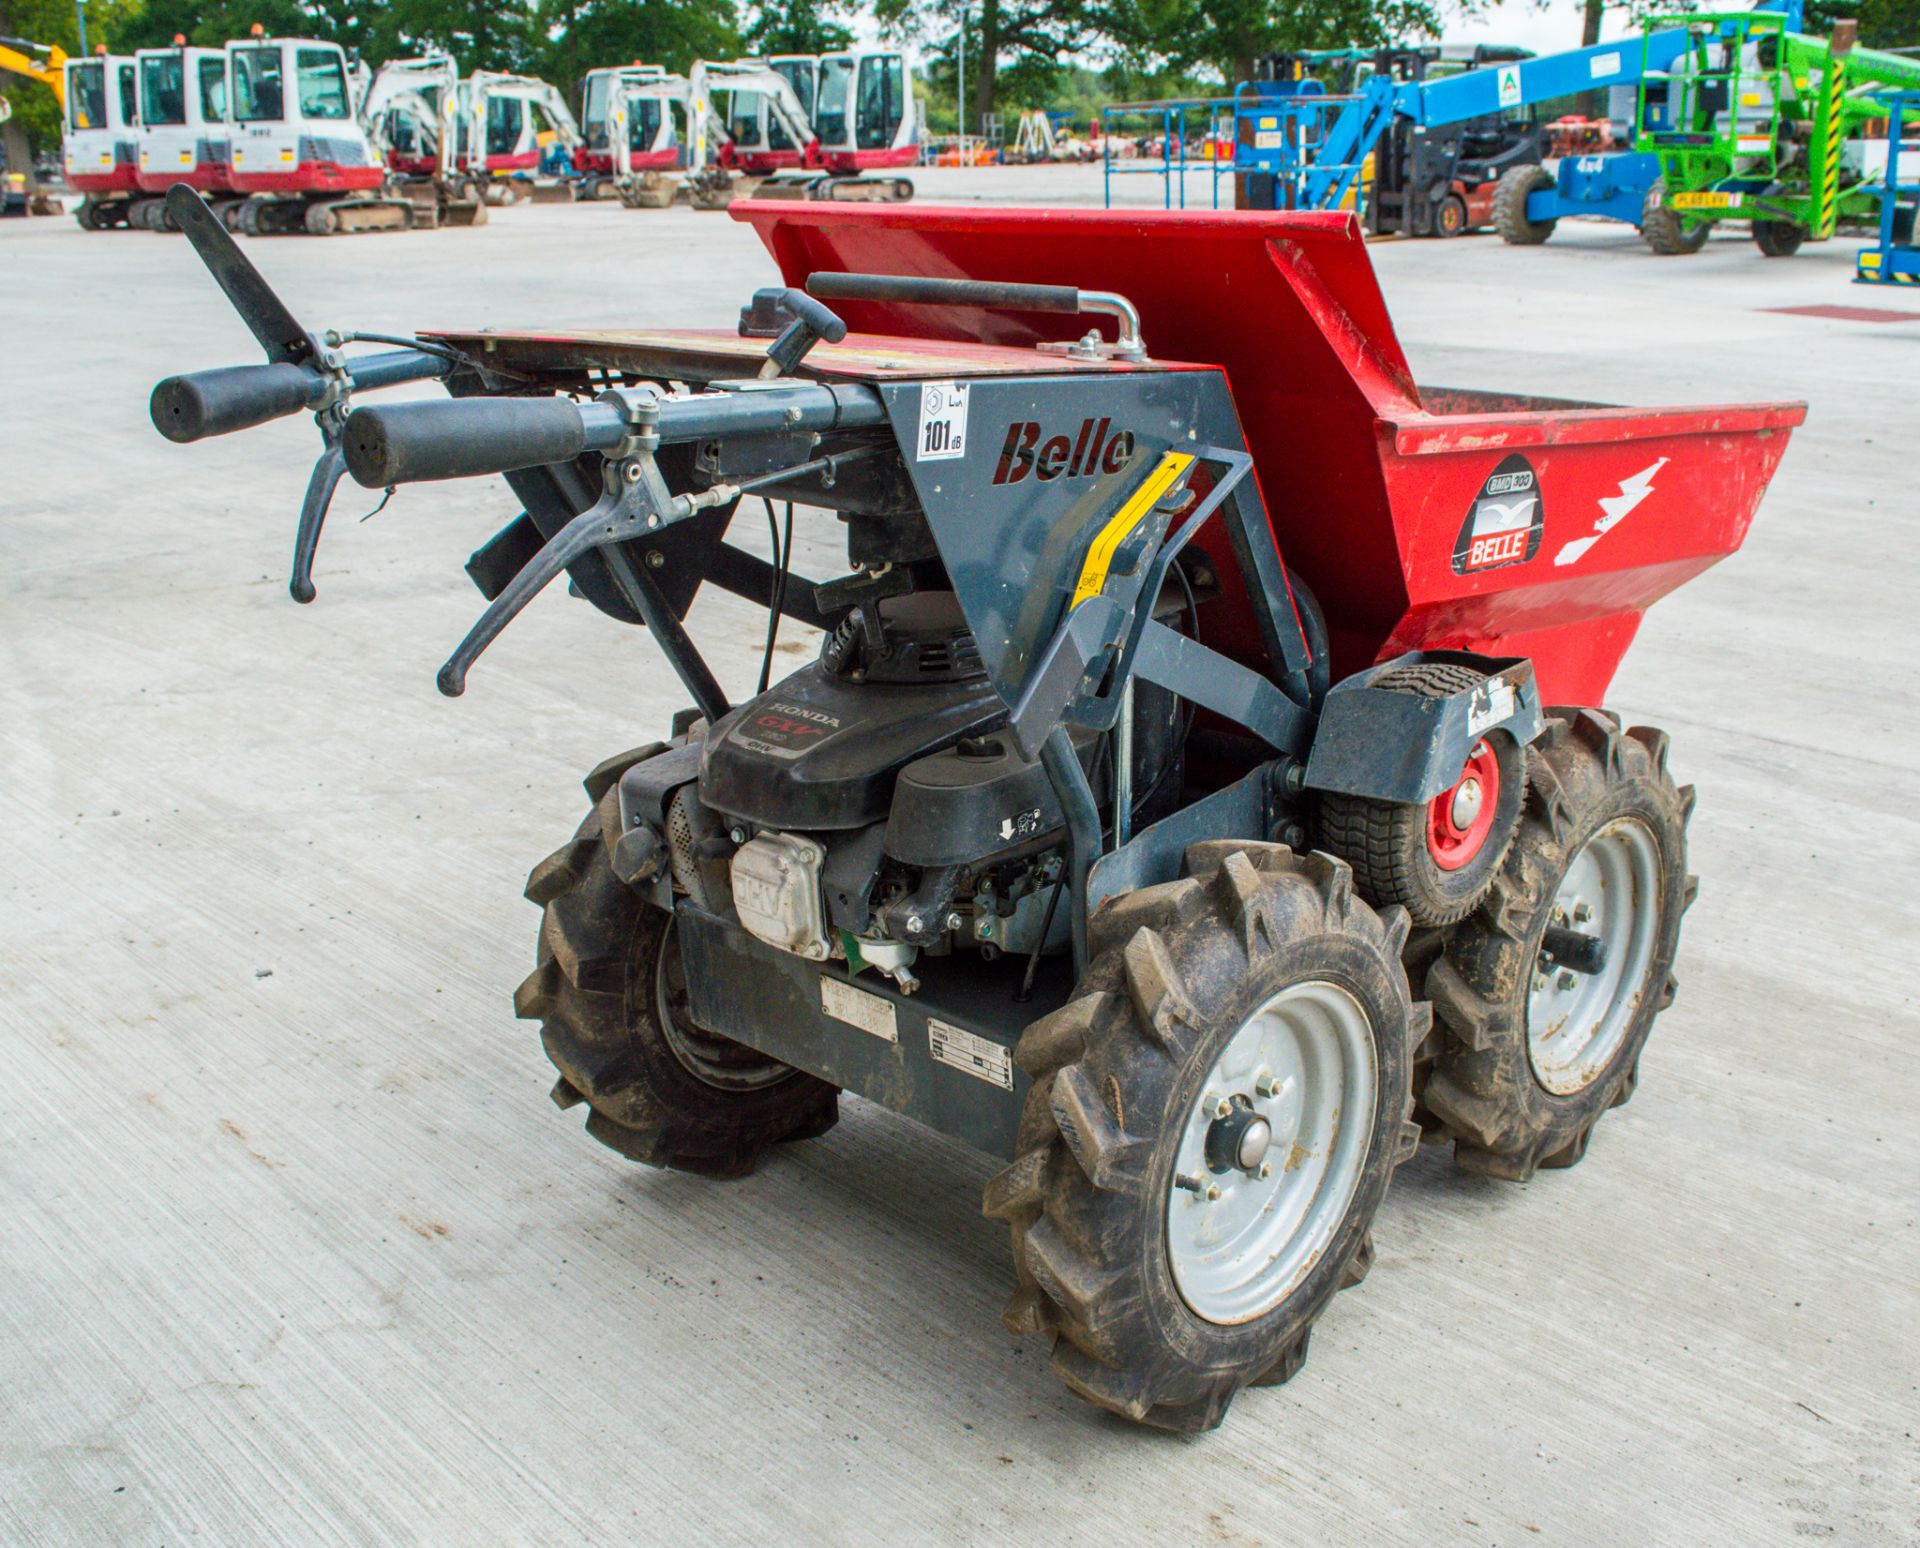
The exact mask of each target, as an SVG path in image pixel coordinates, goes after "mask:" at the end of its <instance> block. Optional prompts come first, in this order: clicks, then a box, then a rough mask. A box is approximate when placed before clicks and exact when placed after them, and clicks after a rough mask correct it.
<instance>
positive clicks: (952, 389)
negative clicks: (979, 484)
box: [913, 382, 973, 462]
mask: <svg viewBox="0 0 1920 1548" xmlns="http://www.w3.org/2000/svg"><path fill="white" fill-rule="evenodd" d="M972 387H973V384H972V383H971V382H925V383H923V384H922V385H921V388H920V434H919V436H918V437H917V438H916V439H915V441H914V443H913V460H914V461H915V462H943V461H946V460H947V459H949V458H953V457H964V456H965V455H966V454H967V394H968V393H969V392H970V391H971V390H972Z"/></svg>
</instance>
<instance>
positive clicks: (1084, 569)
mask: <svg viewBox="0 0 1920 1548" xmlns="http://www.w3.org/2000/svg"><path fill="white" fill-rule="evenodd" d="M1192 466H1193V458H1192V457H1190V456H1189V455H1188V454H1187V453H1185V452H1171V451H1170V452H1168V453H1166V455H1164V456H1163V457H1161V459H1160V461H1159V464H1158V465H1157V466H1156V467H1155V468H1154V470H1153V471H1152V472H1151V473H1149V474H1148V475H1147V479H1146V482H1145V483H1143V484H1142V485H1141V486H1140V487H1139V488H1138V489H1136V490H1134V492H1133V493H1132V494H1130V495H1129V496H1127V502H1126V504H1124V505H1122V506H1121V507H1120V509H1119V510H1117V511H1115V512H1114V513H1113V517H1112V519H1111V520H1110V521H1108V523H1107V524H1106V525H1105V526H1104V527H1102V528H1101V529H1100V534H1099V536H1097V537H1096V538H1095V539H1094V540H1093V547H1092V548H1090V549H1088V550H1087V562H1086V563H1085V564H1083V565H1081V566H1080V584H1079V585H1077V586H1075V587H1074V588H1073V601H1072V602H1070V603H1068V604H1067V605H1068V606H1069V607H1078V606H1079V605H1080V604H1081V603H1082V602H1084V601H1086V600H1087V599H1088V598H1089V597H1097V596H1099V595H1100V593H1101V591H1102V590H1103V589H1104V588H1105V587H1106V584H1107V567H1108V566H1109V565H1111V564H1112V563H1113V556H1114V553H1115V552H1116V551H1117V550H1118V549H1119V547H1120V545H1121V544H1122V543H1124V542H1126V540H1127V538H1128V536H1129V535H1130V534H1131V533H1132V532H1133V529H1134V528H1135V527H1137V526H1139V525H1140V523H1141V522H1143V521H1144V520H1146V518H1147V513H1148V512H1149V511H1151V510H1152V509H1153V507H1154V505H1155V504H1156V503H1157V502H1158V500H1159V499H1160V497H1161V496H1162V495H1164V494H1165V493H1166V492H1167V491H1168V490H1169V489H1171V488H1172V487H1173V485H1174V481H1175V480H1176V479H1178V478H1179V477H1180V475H1181V474H1182V473H1184V472H1186V471H1187V469H1188V468H1190V467H1192Z"/></svg>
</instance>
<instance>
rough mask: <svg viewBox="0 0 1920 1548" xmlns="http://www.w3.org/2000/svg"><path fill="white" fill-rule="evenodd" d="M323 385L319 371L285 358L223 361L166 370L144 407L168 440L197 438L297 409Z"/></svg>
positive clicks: (231, 429)
mask: <svg viewBox="0 0 1920 1548" xmlns="http://www.w3.org/2000/svg"><path fill="white" fill-rule="evenodd" d="M325 387H326V378H325V377H323V376H321V375H320V373H319V372H317V371H313V370H310V369H308V368H307V367H306V366H299V365H289V364H287V363H286V362H285V361H282V362H280V363H279V364H277V365H244V366H223V367H221V368H220V369H218V370H214V371H194V372H191V373H189V374H188V375H186V376H169V377H168V378H167V379H166V380H165V381H164V382H162V383H160V385H159V386H157V387H155V388H154V389H153V397H152V398H151V399H150V400H149V402H148V404H147V412H148V413H149V414H151V415H152V416H153V427H154V428H155V429H156V430H158V431H159V432H160V433H161V434H162V435H164V436H165V437H166V438H167V439H168V440H169V441H183V442H184V441H198V440H202V439H204V438H205V437H207V436H210V435H226V434H228V433H229V432H230V431H234V430H246V429H250V428H251V427H252V426H254V425H264V424H265V423H266V422H267V421H268V420H270V419H283V418H285V417H286V416H287V415H288V414H297V413H299V412H300V411H301V410H302V409H303V408H305V407H307V405H308V404H310V403H312V402H313V401H314V400H316V399H317V398H318V397H319V396H320V394H321V392H322V391H323V390H324V389H325Z"/></svg>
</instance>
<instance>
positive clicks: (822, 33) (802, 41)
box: [746, 0, 853, 55]
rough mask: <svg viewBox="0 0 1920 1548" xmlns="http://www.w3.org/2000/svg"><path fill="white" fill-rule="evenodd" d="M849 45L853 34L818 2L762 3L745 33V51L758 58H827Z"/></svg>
mask: <svg viewBox="0 0 1920 1548" xmlns="http://www.w3.org/2000/svg"><path fill="white" fill-rule="evenodd" d="M852 43H853V32H852V30H851V29H850V28H848V27H845V26H843V25H842V24H841V23H840V22H838V21H836V20H835V19H834V17H833V15H832V7H830V6H826V5H822V4H820V3H819V0H762V3H761V4H760V5H759V6H758V7H756V8H755V11H754V17H753V22H752V24H751V25H750V26H749V27H748V28H747V31H746V44H747V47H748V48H749V49H750V50H751V51H752V52H754V53H756V54H760V55H773V54H827V53H832V52H833V51H834V50H835V49H841V48H847V47H850V46H851V45H852Z"/></svg>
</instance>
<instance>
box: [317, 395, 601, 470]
mask: <svg viewBox="0 0 1920 1548" xmlns="http://www.w3.org/2000/svg"><path fill="white" fill-rule="evenodd" d="M589 407H590V408H595V409H598V410H599V412H598V414H596V416H595V418H596V421H598V420H601V419H604V420H606V421H607V424H606V425H605V426H599V425H598V424H597V423H596V428H598V429H604V430H606V431H609V432H611V435H612V439H611V440H609V441H606V442H605V444H606V445H612V444H616V443H617V442H618V441H619V439H620V436H621V435H622V434H623V433H624V427H623V426H622V425H621V424H620V422H619V418H618V416H617V415H615V414H613V413H612V412H611V411H610V410H606V409H604V408H600V406H599V405H589ZM602 439H603V437H601V436H596V437H594V438H593V442H592V443H590V441H589V436H588V426H587V420H586V418H585V417H584V416H583V415H582V412H581V406H580V405H579V404H577V403H575V402H573V401H572V400H570V399H568V398H455V399H454V400H453V401H452V402H450V403H449V402H442V401H438V400H436V401H433V402H427V403H381V404H375V405H372V406H369V407H367V408H361V409H355V410H354V411H353V412H352V413H351V414H349V415H348V416H347V426H346V431H345V433H344V435H343V436H342V438H341V444H342V447H343V449H344V450H345V452H346V458H347V471H348V472H349V473H351V474H352V475H353V476H354V478H355V479H356V480H357V481H358V482H360V483H362V484H365V485H366V486H367V488H369V489H384V488H386V487H388V486H389V485H391V484H417V483H423V482H425V481H426V480H428V479H437V478H477V477H480V476H482V475H484V474H488V473H507V472H511V471H512V470H513V469H515V468H530V467H537V466H539V465H540V464H542V463H548V462H571V461H572V460H573V459H574V458H575V457H577V456H579V455H580V454H581V453H582V452H583V451H586V450H587V449H588V447H589V445H590V444H595V445H599V443H600V442H601V440H602ZM601 449H604V447H602V448H601Z"/></svg>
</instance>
